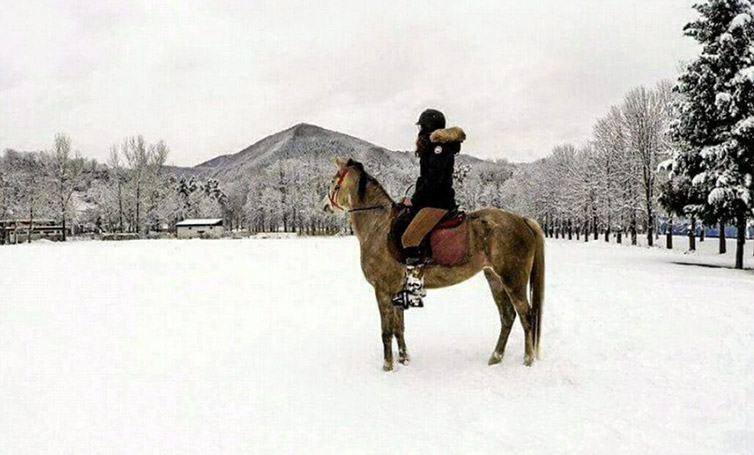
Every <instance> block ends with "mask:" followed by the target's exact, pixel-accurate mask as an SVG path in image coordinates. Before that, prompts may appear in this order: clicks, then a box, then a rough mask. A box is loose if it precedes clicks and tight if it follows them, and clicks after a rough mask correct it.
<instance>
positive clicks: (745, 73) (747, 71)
mask: <svg viewBox="0 0 754 455" xmlns="http://www.w3.org/2000/svg"><path fill="white" fill-rule="evenodd" d="M752 52H753V53H754V50H753V51H752ZM738 74H739V76H741V77H742V78H745V79H748V80H749V81H750V82H754V66H748V67H746V68H744V69H742V70H740V71H739V72H738Z"/></svg>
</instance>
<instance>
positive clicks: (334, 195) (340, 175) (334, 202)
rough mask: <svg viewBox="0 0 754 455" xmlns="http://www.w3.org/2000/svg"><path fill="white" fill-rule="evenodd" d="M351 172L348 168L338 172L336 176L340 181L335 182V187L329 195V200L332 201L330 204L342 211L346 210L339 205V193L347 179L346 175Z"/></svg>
mask: <svg viewBox="0 0 754 455" xmlns="http://www.w3.org/2000/svg"><path fill="white" fill-rule="evenodd" d="M350 171H351V168H350V167H347V168H345V169H341V170H339V171H338V173H337V174H335V175H336V176H337V177H338V181H337V182H335V186H334V187H333V189H332V191H331V192H330V194H328V195H327V197H328V199H330V204H331V205H332V206H333V207H335V208H338V209H340V210H345V209H344V208H343V207H341V206H340V204H338V202H337V201H338V192H340V186H341V185H342V184H343V180H344V179H345V178H346V175H348V172H350Z"/></svg>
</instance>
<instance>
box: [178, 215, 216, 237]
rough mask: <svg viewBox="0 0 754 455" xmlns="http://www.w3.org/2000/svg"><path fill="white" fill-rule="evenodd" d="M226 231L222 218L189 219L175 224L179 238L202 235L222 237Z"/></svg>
mask: <svg viewBox="0 0 754 455" xmlns="http://www.w3.org/2000/svg"><path fill="white" fill-rule="evenodd" d="M224 232H225V227H224V226H223V220H222V219H220V218H204V219H188V220H183V221H181V222H179V223H176V225H175V233H176V236H177V237H178V238H179V239H196V238H202V237H220V236H221V235H222V234H223V233H224Z"/></svg>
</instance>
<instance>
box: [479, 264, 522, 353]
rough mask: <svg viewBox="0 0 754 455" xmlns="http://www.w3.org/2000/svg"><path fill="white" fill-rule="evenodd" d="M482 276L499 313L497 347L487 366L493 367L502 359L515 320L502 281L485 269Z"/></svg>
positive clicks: (511, 305) (514, 314) (513, 310)
mask: <svg viewBox="0 0 754 455" xmlns="http://www.w3.org/2000/svg"><path fill="white" fill-rule="evenodd" d="M484 276H485V277H486V278H487V282H488V283H489V284H490V290H491V291H492V297H493V298H494V299H495V304H497V310H498V312H500V336H499V337H498V339H497V345H496V346H495V350H494V351H493V352H492V355H491V356H490V360H489V362H487V363H488V364H489V365H495V364H497V363H500V361H501V360H502V359H503V353H504V352H505V344H506V343H507V342H508V337H509V336H510V333H511V328H512V327H513V321H515V320H516V310H515V309H514V308H513V304H512V303H511V301H510V299H509V298H508V293H507V292H505V288H504V287H503V280H501V279H500V277H499V276H498V275H497V274H496V273H495V272H493V271H492V270H490V269H485V271H484Z"/></svg>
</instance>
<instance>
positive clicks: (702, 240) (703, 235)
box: [699, 224, 707, 242]
mask: <svg viewBox="0 0 754 455" xmlns="http://www.w3.org/2000/svg"><path fill="white" fill-rule="evenodd" d="M706 231H707V228H706V227H705V226H704V224H702V229H701V231H699V242H704V237H706V236H707V232H706Z"/></svg>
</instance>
